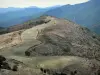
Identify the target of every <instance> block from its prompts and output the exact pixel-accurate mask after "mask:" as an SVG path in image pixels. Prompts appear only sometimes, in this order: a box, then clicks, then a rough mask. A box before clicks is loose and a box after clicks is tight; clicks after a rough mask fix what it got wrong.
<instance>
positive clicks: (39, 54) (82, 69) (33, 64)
mask: <svg viewBox="0 0 100 75" xmlns="http://www.w3.org/2000/svg"><path fill="white" fill-rule="evenodd" d="M41 20H42V23H39V24H37V25H36V26H33V27H31V28H29V29H22V30H19V31H14V32H11V33H8V34H4V35H0V38H1V39H2V40H0V55H3V56H5V57H6V58H7V59H9V62H12V59H13V61H17V62H18V63H19V65H20V66H19V67H18V70H17V71H16V72H14V71H12V70H4V71H2V70H1V71H0V73H1V74H2V75H7V74H8V75H44V74H47V75H99V72H100V67H99V66H100V37H99V36H98V35H96V34H95V33H93V32H91V31H90V30H89V29H87V28H85V27H82V26H80V25H78V24H75V23H74V22H71V21H69V20H65V19H60V18H55V17H52V16H42V17H40V18H39V19H37V20H36V21H31V22H28V23H27V22H26V23H25V24H28V25H29V24H30V23H32V22H40V21H41ZM32 25H34V24H32ZM27 56H28V57H27Z"/></svg>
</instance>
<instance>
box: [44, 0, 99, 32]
mask: <svg viewBox="0 0 100 75" xmlns="http://www.w3.org/2000/svg"><path fill="white" fill-rule="evenodd" d="M99 3H100V0H90V1H88V2H86V3H81V4H76V5H65V6H62V7H58V8H56V9H52V10H49V11H48V12H46V13H45V14H47V15H51V16H56V17H59V18H65V19H69V20H72V21H74V22H76V23H78V24H80V25H83V26H86V27H88V28H90V29H91V26H93V25H96V24H97V23H98V22H100V17H99V13H100V4H99ZM97 25H98V24H97ZM99 26H100V25H99ZM99 28H100V27H99ZM99 28H95V29H94V28H92V29H93V30H96V32H98V31H99V32H100V29H99Z"/></svg>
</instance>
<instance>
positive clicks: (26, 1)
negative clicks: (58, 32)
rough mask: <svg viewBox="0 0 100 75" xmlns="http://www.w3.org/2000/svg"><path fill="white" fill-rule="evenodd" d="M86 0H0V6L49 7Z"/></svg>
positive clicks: (84, 0)
mask: <svg viewBox="0 0 100 75" xmlns="http://www.w3.org/2000/svg"><path fill="white" fill-rule="evenodd" d="M86 1H88V0H0V7H29V6H38V7H49V6H54V5H65V4H77V3H83V2H86Z"/></svg>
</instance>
